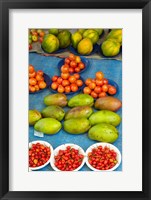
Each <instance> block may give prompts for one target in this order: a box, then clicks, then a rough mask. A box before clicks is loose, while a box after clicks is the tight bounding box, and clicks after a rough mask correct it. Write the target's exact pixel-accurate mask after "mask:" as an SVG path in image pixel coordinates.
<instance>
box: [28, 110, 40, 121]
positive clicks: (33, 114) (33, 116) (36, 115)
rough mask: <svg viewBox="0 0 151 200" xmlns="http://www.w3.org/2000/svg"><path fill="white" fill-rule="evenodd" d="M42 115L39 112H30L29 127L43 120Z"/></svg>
mask: <svg viewBox="0 0 151 200" xmlns="http://www.w3.org/2000/svg"><path fill="white" fill-rule="evenodd" d="M41 117H42V116H41V113H40V112H39V111H38V110H29V112H28V121H29V125H34V124H35V123H36V122H37V121H38V120H40V119H41Z"/></svg>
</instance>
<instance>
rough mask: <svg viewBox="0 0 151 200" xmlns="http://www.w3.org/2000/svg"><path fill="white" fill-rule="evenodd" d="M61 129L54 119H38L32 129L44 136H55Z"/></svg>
mask: <svg viewBox="0 0 151 200" xmlns="http://www.w3.org/2000/svg"><path fill="white" fill-rule="evenodd" d="M61 127H62V125H61V123H60V122H59V121H58V120H56V119H54V118H43V119H40V120H39V121H38V122H36V124H35V125H34V129H35V130H36V131H38V132H42V133H45V134H56V133H57V132H58V131H59V130H60V129H61Z"/></svg>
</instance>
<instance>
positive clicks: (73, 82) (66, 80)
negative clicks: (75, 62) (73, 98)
mask: <svg viewBox="0 0 151 200" xmlns="http://www.w3.org/2000/svg"><path fill="white" fill-rule="evenodd" d="M51 80H52V84H51V88H52V89H53V90H56V91H57V92H58V93H69V92H77V91H78V89H79V87H81V86H82V85H83V81H82V80H81V79H80V75H79V74H78V73H76V74H73V75H70V74H69V73H61V76H53V77H52V79H51Z"/></svg>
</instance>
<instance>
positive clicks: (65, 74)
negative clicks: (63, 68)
mask: <svg viewBox="0 0 151 200" xmlns="http://www.w3.org/2000/svg"><path fill="white" fill-rule="evenodd" d="M69 76H70V74H69V73H61V78H63V79H68V78H69Z"/></svg>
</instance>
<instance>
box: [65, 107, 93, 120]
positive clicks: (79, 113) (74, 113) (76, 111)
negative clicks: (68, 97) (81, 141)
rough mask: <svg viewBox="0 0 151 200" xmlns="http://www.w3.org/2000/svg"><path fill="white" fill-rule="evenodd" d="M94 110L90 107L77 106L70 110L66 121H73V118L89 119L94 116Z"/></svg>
mask: <svg viewBox="0 0 151 200" xmlns="http://www.w3.org/2000/svg"><path fill="white" fill-rule="evenodd" d="M92 112H93V109H92V108H91V107H90V106H77V107H74V108H72V109H70V110H69V111H68V112H67V113H66V115H65V120H67V119H71V118H82V117H85V118H88V117H90V115H91V114H92Z"/></svg>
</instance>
